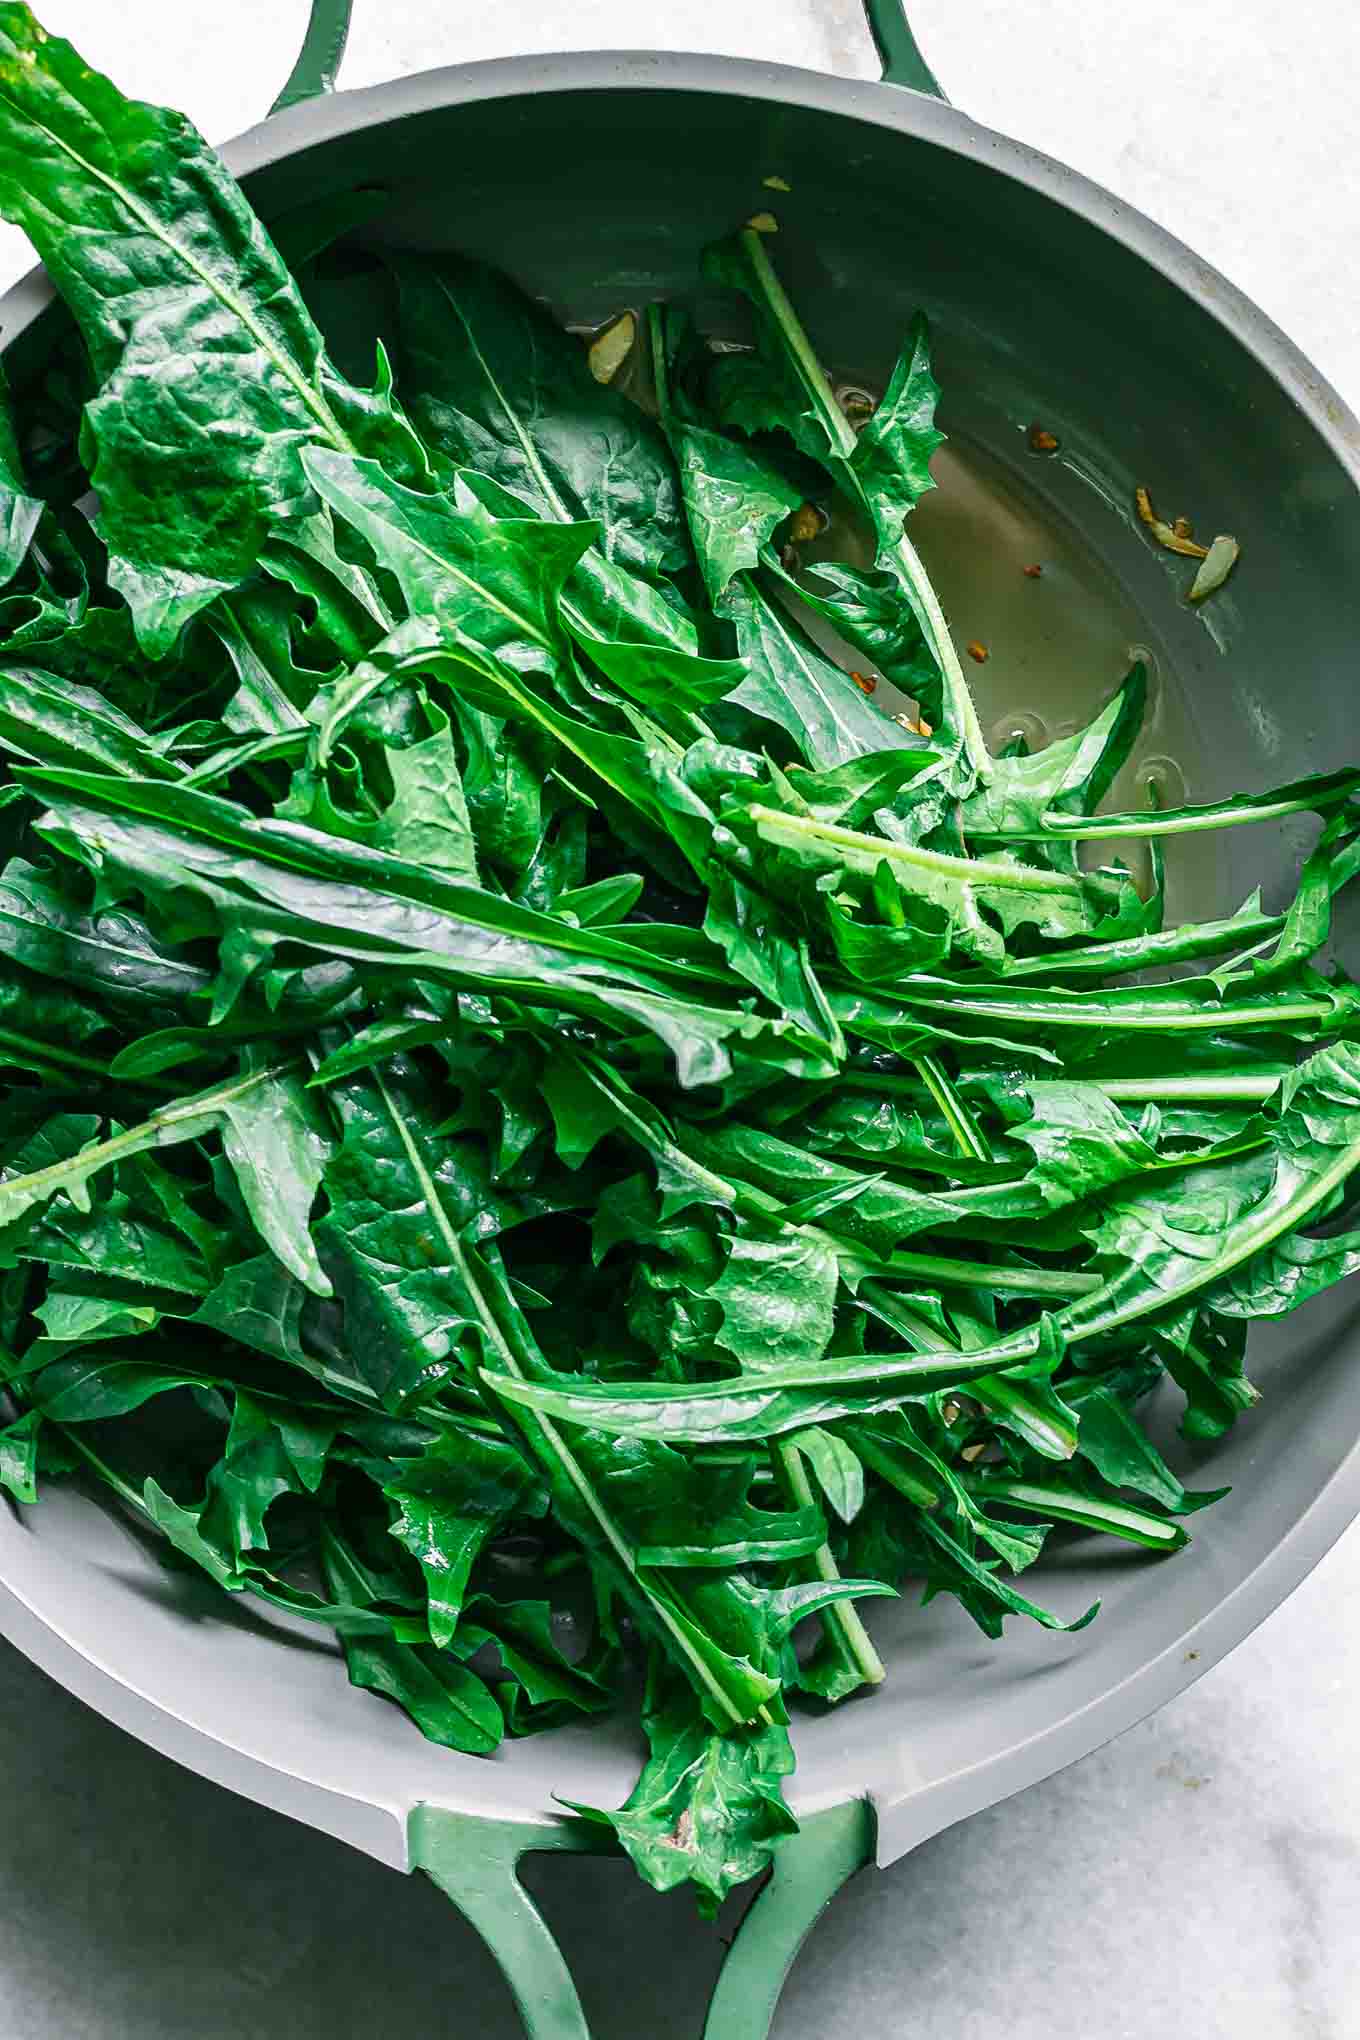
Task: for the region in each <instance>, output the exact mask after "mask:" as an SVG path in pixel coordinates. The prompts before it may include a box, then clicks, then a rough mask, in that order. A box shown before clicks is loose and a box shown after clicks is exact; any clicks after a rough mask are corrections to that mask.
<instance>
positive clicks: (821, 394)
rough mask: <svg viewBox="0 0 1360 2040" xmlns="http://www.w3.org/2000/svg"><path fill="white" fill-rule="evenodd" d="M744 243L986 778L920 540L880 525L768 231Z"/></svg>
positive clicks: (847, 426)
mask: <svg viewBox="0 0 1360 2040" xmlns="http://www.w3.org/2000/svg"><path fill="white" fill-rule="evenodd" d="M741 245H742V248H743V249H744V251H745V254H746V259H747V261H748V262H749V264H750V267H751V273H752V275H753V276H754V278H755V280H756V284H757V286H758V288H759V289H760V291H761V293H762V295H763V296H764V298H765V301H766V304H767V305H768V307H769V311H770V316H771V318H772V319H773V320H774V322H775V324H776V325H777V326H778V328H779V330H780V333H781V334H782V335H783V338H784V343H785V345H786V346H787V348H788V350H789V352H790V354H791V355H792V356H793V361H794V366H795V369H796V371H797V374H798V378H799V381H800V382H801V383H802V385H803V388H804V389H805V391H806V392H807V395H808V397H809V398H810V399H811V402H812V405H813V408H814V410H815V411H816V413H817V416H818V418H819V420H820V422H821V425H822V429H823V430H824V431H825V433H826V435H827V438H828V440H829V441H830V446H831V455H832V459H831V466H832V469H833V472H834V473H835V474H836V475H837V477H838V478H839V479H840V480H841V481H842V482H843V483H844V484H845V487H846V490H847V492H848V493H849V495H850V496H851V497H852V498H853V499H854V501H855V502H857V503H858V504H859V506H860V508H861V509H862V510H863V511H864V513H865V514H866V516H867V517H868V518H869V521H870V522H871V524H873V525H874V527H875V530H876V532H877V536H878V539H879V544H880V547H881V549H882V552H883V553H886V554H887V555H888V556H889V557H890V558H891V559H893V560H894V562H895V564H896V565H897V568H898V570H899V573H900V577H901V579H902V582H903V584H904V586H905V588H906V591H907V595H908V599H909V601H910V603H911V606H912V608H913V609H914V610H915V612H916V616H917V620H918V622H919V623H920V624H921V626H922V629H923V631H924V633H925V637H926V642H927V644H928V645H929V647H930V650H931V652H932V653H933V654H934V657H935V662H936V664H937V665H938V667H939V669H940V672H941V675H942V676H943V679H944V684H945V691H946V694H947V695H948V698H949V702H950V706H951V708H952V709H953V712H954V719H955V721H956V724H957V734H958V738H959V742H960V744H961V746H962V748H963V751H964V754H965V756H966V757H967V759H968V762H969V764H970V765H971V766H972V768H973V771H974V772H975V773H976V775H977V777H978V778H979V779H986V778H988V777H989V776H990V773H991V769H992V758H991V753H990V752H989V751H988V749H987V740H986V738H985V737H984V736H983V734H982V725H981V723H980V722H979V721H978V714H977V708H976V706H975V704H974V701H973V696H972V692H971V690H970V688H969V686H968V682H967V681H966V680H965V679H964V677H963V667H962V665H961V664H960V662H959V655H958V653H957V651H956V650H955V649H954V640H953V637H952V635H951V633H950V629H949V624H948V622H947V621H946V619H945V614H944V611H943V610H942V609H941V607H940V603H939V597H938V596H937V595H936V593H935V590H934V588H933V587H932V586H931V582H930V576H929V575H928V574H927V573H926V570H925V567H924V566H923V565H922V563H921V558H920V555H919V554H918V553H917V551H916V548H915V546H914V545H913V544H912V543H911V540H910V539H909V538H908V537H907V535H906V533H905V532H904V531H897V532H895V533H894V534H893V535H892V536H889V534H888V533H886V532H884V531H882V530H881V529H879V528H878V520H877V519H876V518H875V517H874V514H873V505H872V504H871V503H870V501H869V498H868V496H867V495H866V493H865V490H864V486H863V484H862V482H861V481H860V478H859V473H858V470H857V469H856V466H855V460H854V455H855V449H856V447H857V445H858V443H859V439H858V434H857V433H856V431H855V428H854V426H853V425H852V424H851V423H850V420H849V419H848V418H847V417H846V415H845V413H844V411H842V409H841V407H840V405H839V404H838V403H837V402H836V397H835V392H834V391H833V390H832V388H831V385H830V383H829V382H828V381H827V379H826V375H825V373H824V371H823V369H822V365H821V363H820V362H819V361H818V359H817V356H816V353H815V351H814V349H813V346H812V343H811V341H810V340H809V339H808V336H807V334H806V332H805V331H804V330H803V324H802V321H801V320H800V319H799V317H798V314H797V312H796V311H795V310H794V308H793V305H792V304H791V303H790V301H789V296H788V292H787V291H786V290H785V289H784V286H783V284H782V283H781V282H780V281H779V278H778V276H777V275H776V274H775V269H774V264H773V263H772V262H771V261H770V258H769V256H768V255H767V254H766V252H765V246H764V241H763V237H762V236H761V235H760V234H759V233H757V232H756V230H755V228H754V227H747V228H745V229H744V230H743V232H742V235H741Z"/></svg>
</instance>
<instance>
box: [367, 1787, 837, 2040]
mask: <svg viewBox="0 0 1360 2040" xmlns="http://www.w3.org/2000/svg"><path fill="white" fill-rule="evenodd" d="M407 1835H408V1840H409V1843H410V1851H411V1868H412V1869H413V1870H423V1871H424V1872H425V1875H426V1876H427V1877H428V1878H430V1880H431V1881H432V1882H433V1883H435V1884H437V1885H438V1886H439V1889H440V1890H441V1891H442V1892H443V1893H444V1896H445V1897H446V1898H449V1899H451V1900H452V1901H453V1903H454V1905H455V1906H456V1907H457V1908H458V1910H459V1912H461V1913H462V1915H463V1917H464V1918H465V1919H466V1920H467V1921H468V1923H469V1925H470V1926H472V1927H473V1928H474V1929H475V1930H476V1932H477V1933H478V1934H480V1936H481V1938H482V1941H483V1942H484V1944H485V1945H486V1947H487V1948H488V1949H489V1951H490V1952H491V1954H492V1955H493V1956H494V1957H495V1959H496V1961H497V1963H498V1964H499V1965H500V1968H501V1972H502V1974H503V1975H504V1977H505V1980H506V1982H507V1983H508V1984H509V1986H510V1991H511V1995H512V1996H513V1998H514V2000H515V2007H516V2010H517V2011H518V2013H519V2017H520V2024H521V2026H522V2028H523V2031H524V2035H525V2040H591V2034H590V2027H589V2024H588V2023H587V2020H586V2015H585V2012H584V2011H583V2009H582V2006H581V2000H580V1998H579V1997H578V1996H577V1993H576V1985H575V1984H574V1983H573V1981H572V1977H571V1970H570V1968H569V1967H568V1965H567V1959H566V1956H565V1955H564V1954H563V1952H562V1950H561V1948H559V1947H558V1945H557V1942H556V1941H555V1940H554V1939H553V1935H552V1932H551V1929H550V1928H549V1926H548V1924H547V1921H546V1920H545V1919H544V1917H543V1915H542V1913H541V1912H540V1911H539V1910H538V1907H537V1906H536V1905H535V1904H534V1902H533V1900H532V1899H531V1898H530V1896H529V1894H528V1892H527V1891H526V1890H525V1888H524V1886H523V1885H522V1884H521V1883H520V1880H519V1865H520V1861H521V1859H522V1858H523V1857H524V1856H528V1855H534V1854H536V1853H538V1852H539V1851H540V1850H558V1849H575V1850H585V1851H588V1852H589V1853H590V1854H592V1855H594V1854H600V1853H607V1854H615V1853H617V1849H616V1847H615V1845H614V1842H613V1837H612V1836H610V1837H609V1838H608V1839H604V1838H603V1836H602V1831H601V1830H600V1829H599V1828H597V1827H593V1826H591V1825H590V1824H588V1823H587V1822H585V1821H575V1820H558V1821H552V1822H531V1823H525V1822H522V1821H510V1820H489V1819H486V1818H484V1817H483V1816H481V1815H478V1814H466V1813H450V1812H448V1811H447V1810H446V1809H445V1808H443V1807H438V1806H418V1807H416V1809H415V1811H414V1812H413V1813H412V1814H411V1817H410V1820H409V1823H408V1826H407ZM873 1853H874V1821H873V1814H872V1812H871V1811H870V1808H869V1806H868V1803H867V1802H866V1801H865V1800H862V1799H852V1800H847V1801H846V1803H845V1804H844V1805H843V1806H828V1807H824V1808H823V1809H822V1811H821V1812H820V1813H813V1814H808V1815H807V1816H805V1818H804V1820H803V1823H802V1826H801V1828H800V1830H799V1832H798V1833H797V1834H796V1835H789V1836H787V1837H786V1838H785V1839H784V1841H782V1842H781V1843H780V1846H779V1849H778V1850H777V1852H776V1854H775V1859H774V1868H773V1870H772V1872H771V1874H770V1876H769V1877H768V1879H767V1880H766V1882H765V1883H764V1884H760V1885H757V1887H756V1890H755V1895H754V1897H753V1898H752V1899H751V1902H750V1904H749V1905H748V1907H747V1909H746V1912H745V1913H744V1914H743V1916H742V1918H741V1919H740V1920H739V1921H738V1923H737V1928H736V1932H735V1934H734V1936H733V1938H732V1941H731V1943H730V1946H729V1948H728V1951H727V1955H726V1957H725V1959H724V1961H723V1965H722V1969H721V1971H720V1972H719V1975H718V1981H717V1984H716V1987H715V1988H714V1991H713V1995H712V1997H711V1998H710V1999H709V2002H708V2008H707V2013H706V2015H704V2014H700V2016H703V2018H704V2026H703V2040H769V2032H770V2026H771V2024H772V2022H773V2020H774V2015H775V2007H776V2006H777V2004H778V2002H779V1993H780V1991H781V1990H782V1988H783V1985H784V1979H785V1977H786V1976H787V1975H788V1973H789V1970H790V1969H791V1968H792V1967H793V1961H794V1957H795V1956H796V1955H797V1953H798V1950H799V1949H800V1948H801V1947H802V1945H803V1942H804V1941H805V1940H806V1939H807V1936H808V1934H809V1933H810V1932H811V1930H812V1928H813V1927H814V1926H815V1925H816V1923H817V1921H818V1919H819V1918H820V1917H821V1915H822V1913H824V1912H825V1910H826V1908H827V1906H828V1905H830V1903H831V1901H832V1899H833V1898H834V1897H835V1895H836V1893H837V1892H838V1891H839V1890H840V1888H841V1886H842V1885H843V1884H845V1883H846V1882H847V1881H848V1879H849V1878H851V1877H853V1876H854V1875H855V1872H856V1871H857V1870H862V1869H864V1868H865V1866H866V1865H867V1864H868V1863H869V1862H871V1861H872V1859H873Z"/></svg>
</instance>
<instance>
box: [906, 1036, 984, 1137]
mask: <svg viewBox="0 0 1360 2040" xmlns="http://www.w3.org/2000/svg"><path fill="white" fill-rule="evenodd" d="M915 1060H916V1067H917V1069H918V1070H919V1071H920V1073H921V1081H922V1083H923V1084H924V1085H925V1087H926V1089H927V1091H929V1093H930V1095H931V1097H932V1098H933V1099H934V1101H935V1103H936V1105H937V1106H938V1107H939V1109H940V1112H941V1113H942V1115H943V1117H944V1122H945V1125H946V1126H947V1127H948V1128H949V1131H950V1132H951V1133H952V1134H953V1136H954V1138H955V1140H956V1141H957V1142H958V1146H959V1152H960V1154H964V1155H967V1156H968V1157H969V1159H970V1160H971V1161H975V1162H990V1161H994V1160H995V1159H996V1158H995V1156H994V1155H993V1153H992V1150H991V1148H990V1146H989V1145H988V1142H987V1138H986V1136H985V1134H984V1133H983V1131H982V1129H981V1127H980V1126H979V1125H978V1123H977V1121H976V1120H975V1119H974V1117H973V1115H972V1113H971V1112H970V1111H969V1110H968V1107H967V1106H966V1105H965V1104H964V1102H963V1099H962V1098H961V1097H960V1096H959V1094H958V1092H957V1091H956V1090H955V1088H954V1086H953V1084H952V1083H951V1081H950V1079H949V1076H948V1074H947V1072H946V1071H945V1069H944V1068H943V1066H942V1065H941V1063H940V1062H939V1061H938V1060H937V1059H936V1057H934V1056H933V1055H920V1056H917V1057H916V1059H915Z"/></svg>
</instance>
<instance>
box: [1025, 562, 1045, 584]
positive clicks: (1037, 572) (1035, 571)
mask: <svg viewBox="0 0 1360 2040" xmlns="http://www.w3.org/2000/svg"><path fill="white" fill-rule="evenodd" d="M1020 571H1021V573H1022V574H1023V575H1024V577H1025V579H1026V580H1027V581H1038V580H1042V578H1043V572H1044V570H1043V568H1042V567H1041V566H1040V565H1039V564H1038V562H1037V561H1036V562H1035V564H1034V565H1033V566H1032V567H1021V569H1020Z"/></svg>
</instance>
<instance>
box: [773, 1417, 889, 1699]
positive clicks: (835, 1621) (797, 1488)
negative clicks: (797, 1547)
mask: <svg viewBox="0 0 1360 2040" xmlns="http://www.w3.org/2000/svg"><path fill="white" fill-rule="evenodd" d="M773 1450H774V1455H775V1459H776V1461H777V1463H778V1466H779V1470H780V1473H781V1475H782V1476H783V1480H784V1485H785V1487H786V1488H787V1490H788V1494H789V1499H790V1501H792V1502H793V1503H794V1504H795V1505H796V1506H797V1507H798V1508H800V1509H811V1508H815V1507H816V1499H815V1497H814V1495H813V1492H812V1483H811V1481H810V1480H809V1479H808V1475H807V1468H806V1467H805V1466H804V1464H803V1455H802V1453H801V1452H800V1451H799V1450H798V1447H797V1446H796V1445H794V1444H793V1443H791V1441H790V1440H789V1439H787V1438H777V1439H775V1440H774V1443H773ZM812 1564H813V1568H814V1570H815V1571H816V1574H817V1577H818V1579H822V1580H838V1579H839V1578H840V1572H839V1570H838V1568H837V1565H836V1560H835V1557H834V1555H833V1554H832V1550H831V1546H830V1545H829V1544H821V1545H819V1546H818V1547H817V1549H816V1551H814V1552H813V1554H812ZM822 1621H823V1622H824V1623H825V1624H826V1625H827V1626H828V1627H831V1628H834V1629H838V1630H839V1631H840V1634H841V1640H842V1641H843V1643H844V1644H845V1647H846V1649H847V1650H848V1651H849V1653H850V1655H851V1657H852V1658H853V1659H854V1661H855V1664H856V1665H857V1666H858V1668H859V1671H860V1674H861V1676H862V1677H863V1679H864V1681H865V1683H866V1685H870V1686H881V1685H882V1684H883V1681H884V1679H885V1678H886V1677H887V1673H886V1672H885V1671H884V1668H883V1660H882V1658H881V1657H880V1656H879V1654H878V1652H877V1651H876V1650H875V1649H874V1646H873V1643H872V1641H871V1639H870V1636H869V1632H868V1630H867V1629H866V1628H865V1627H864V1624H863V1622H862V1621H861V1620H860V1615H859V1610H858V1609H857V1608H856V1607H855V1606H854V1605H853V1603H852V1602H849V1601H833V1602H832V1604H831V1606H830V1607H829V1608H823V1610H822Z"/></svg>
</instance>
